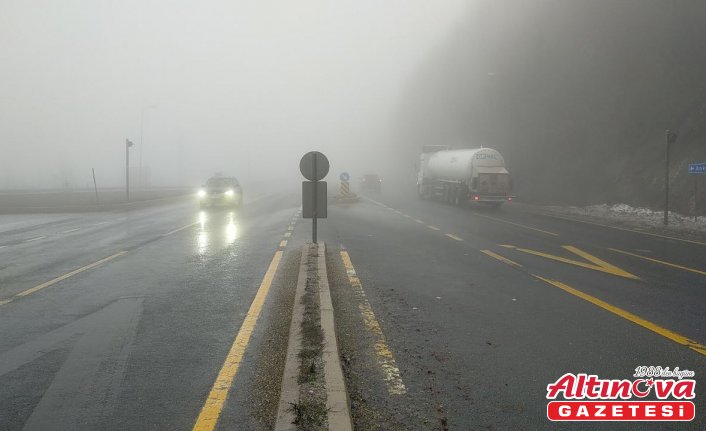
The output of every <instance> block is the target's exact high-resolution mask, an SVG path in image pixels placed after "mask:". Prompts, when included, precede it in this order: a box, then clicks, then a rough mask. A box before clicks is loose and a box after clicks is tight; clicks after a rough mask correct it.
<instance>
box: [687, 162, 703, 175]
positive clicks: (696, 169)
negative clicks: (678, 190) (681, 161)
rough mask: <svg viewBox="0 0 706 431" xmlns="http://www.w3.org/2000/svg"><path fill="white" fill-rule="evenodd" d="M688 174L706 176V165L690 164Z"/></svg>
mask: <svg viewBox="0 0 706 431" xmlns="http://www.w3.org/2000/svg"><path fill="white" fill-rule="evenodd" d="M688 172H689V173H690V174H706V163H691V164H689V171H688Z"/></svg>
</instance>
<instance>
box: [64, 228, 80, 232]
mask: <svg viewBox="0 0 706 431" xmlns="http://www.w3.org/2000/svg"><path fill="white" fill-rule="evenodd" d="M77 230H81V228H80V227H76V228H73V229H69V230H65V231H62V232H61V233H71V232H76V231H77Z"/></svg>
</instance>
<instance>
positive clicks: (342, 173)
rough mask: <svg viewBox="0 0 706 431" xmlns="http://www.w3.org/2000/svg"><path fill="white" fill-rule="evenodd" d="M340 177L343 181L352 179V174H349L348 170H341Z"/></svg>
mask: <svg viewBox="0 0 706 431" xmlns="http://www.w3.org/2000/svg"><path fill="white" fill-rule="evenodd" d="M338 178H340V179H341V181H348V180H350V179H351V176H350V175H348V172H341V175H339V176H338Z"/></svg>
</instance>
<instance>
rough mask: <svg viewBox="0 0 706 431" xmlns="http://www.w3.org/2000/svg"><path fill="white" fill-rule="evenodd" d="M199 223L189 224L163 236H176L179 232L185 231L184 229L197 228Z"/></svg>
mask: <svg viewBox="0 0 706 431" xmlns="http://www.w3.org/2000/svg"><path fill="white" fill-rule="evenodd" d="M199 223H200V222H198V221H195V222H193V223H189V224H187V225H186V226H182V227H180V228H177V229H174V230H173V231H170V232H167V233H165V234H162V236H169V235H172V234H175V233H177V232H181V231H183V230H184V229H188V228H190V227H191V226H196V225H197V224H199Z"/></svg>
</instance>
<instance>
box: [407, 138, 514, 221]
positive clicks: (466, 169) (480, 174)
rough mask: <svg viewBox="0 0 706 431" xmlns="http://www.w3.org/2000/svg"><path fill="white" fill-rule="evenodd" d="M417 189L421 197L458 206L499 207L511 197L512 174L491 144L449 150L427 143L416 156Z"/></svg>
mask: <svg viewBox="0 0 706 431" xmlns="http://www.w3.org/2000/svg"><path fill="white" fill-rule="evenodd" d="M417 190H418V193H419V196H420V197H421V198H424V199H429V198H432V197H436V198H440V199H442V200H444V201H446V202H449V203H452V204H455V205H459V206H460V205H464V204H466V203H469V202H472V203H481V204H487V205H490V206H492V207H495V208H498V207H500V205H502V204H503V203H504V202H507V201H511V200H512V178H511V177H510V173H509V172H508V171H507V169H505V161H504V160H503V156H501V155H500V153H499V152H497V151H496V150H493V149H492V148H475V149H464V150H450V149H449V147H446V146H441V145H428V146H425V147H424V149H423V152H422V155H421V156H420V157H419V172H418V174H417Z"/></svg>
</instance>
